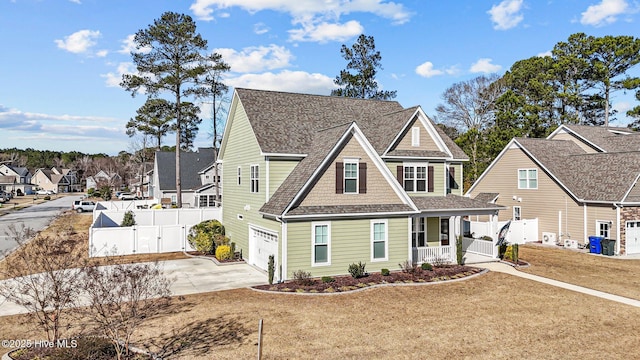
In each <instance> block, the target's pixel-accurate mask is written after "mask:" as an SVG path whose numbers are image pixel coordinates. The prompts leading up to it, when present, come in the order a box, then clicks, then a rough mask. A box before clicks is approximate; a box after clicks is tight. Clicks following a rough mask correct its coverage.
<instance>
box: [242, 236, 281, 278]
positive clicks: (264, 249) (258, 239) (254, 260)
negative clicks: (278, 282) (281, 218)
mask: <svg viewBox="0 0 640 360" xmlns="http://www.w3.org/2000/svg"><path fill="white" fill-rule="evenodd" d="M249 234H250V236H251V240H250V248H249V263H251V264H253V265H255V266H256V267H258V268H260V269H263V270H268V267H269V255H273V256H274V260H276V259H277V258H278V234H276V233H273V232H271V231H267V230H263V229H259V228H255V227H252V226H250V227H249ZM276 261H277V260H276ZM274 265H275V264H274ZM276 268H277V267H276Z"/></svg>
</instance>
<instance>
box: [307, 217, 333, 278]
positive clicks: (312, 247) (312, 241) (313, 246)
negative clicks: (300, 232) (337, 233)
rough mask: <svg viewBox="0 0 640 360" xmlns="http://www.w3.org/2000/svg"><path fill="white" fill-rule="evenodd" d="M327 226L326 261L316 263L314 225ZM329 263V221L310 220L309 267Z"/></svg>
mask: <svg viewBox="0 0 640 360" xmlns="http://www.w3.org/2000/svg"><path fill="white" fill-rule="evenodd" d="M325 225H326V226H327V262H326V263H316V262H315V261H316V226H325ZM330 265H331V222H329V221H313V222H311V267H318V266H330Z"/></svg>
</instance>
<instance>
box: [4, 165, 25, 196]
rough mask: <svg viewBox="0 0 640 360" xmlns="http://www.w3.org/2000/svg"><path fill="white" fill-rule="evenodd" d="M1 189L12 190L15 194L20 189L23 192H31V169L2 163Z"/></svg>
mask: <svg viewBox="0 0 640 360" xmlns="http://www.w3.org/2000/svg"><path fill="white" fill-rule="evenodd" d="M0 177H3V179H2V180H1V181H0V190H5V191H12V192H14V194H15V193H16V192H17V191H18V190H20V192H22V193H23V194H31V192H32V186H33V185H31V173H30V172H29V169H27V168H25V167H20V166H11V165H7V164H0Z"/></svg>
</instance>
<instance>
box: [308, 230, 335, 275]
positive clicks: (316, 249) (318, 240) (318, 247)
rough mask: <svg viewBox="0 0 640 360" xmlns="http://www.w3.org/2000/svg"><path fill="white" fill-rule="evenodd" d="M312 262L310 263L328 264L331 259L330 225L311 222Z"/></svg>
mask: <svg viewBox="0 0 640 360" xmlns="http://www.w3.org/2000/svg"><path fill="white" fill-rule="evenodd" d="M311 226H312V230H313V231H312V232H313V239H312V241H313V243H312V256H313V258H312V263H311V265H330V264H331V261H330V258H331V248H330V246H331V225H330V224H329V223H312V224H311Z"/></svg>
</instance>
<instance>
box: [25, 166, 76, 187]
mask: <svg viewBox="0 0 640 360" xmlns="http://www.w3.org/2000/svg"><path fill="white" fill-rule="evenodd" d="M31 183H32V184H33V185H35V186H36V187H38V188H39V189H43V190H50V191H53V192H55V193H66V192H75V191H80V189H81V185H80V182H79V181H78V177H77V175H76V172H75V171H73V170H71V169H59V168H56V167H53V168H52V169H51V170H49V169H38V170H36V173H35V174H33V177H32V178H31Z"/></svg>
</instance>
